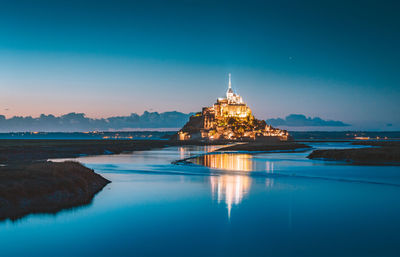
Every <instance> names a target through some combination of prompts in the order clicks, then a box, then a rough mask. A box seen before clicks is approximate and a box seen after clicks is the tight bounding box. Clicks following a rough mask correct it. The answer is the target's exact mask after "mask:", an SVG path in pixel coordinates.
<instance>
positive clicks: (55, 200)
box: [0, 161, 111, 220]
mask: <svg viewBox="0 0 400 257" xmlns="http://www.w3.org/2000/svg"><path fill="white" fill-rule="evenodd" d="M110 182H111V181H109V180H107V179H105V178H103V177H102V176H100V175H99V174H97V173H95V172H94V171H93V170H92V169H89V168H87V167H85V166H83V165H82V164H80V163H77V162H70V161H68V162H61V163H55V162H37V163H33V164H14V165H10V166H4V167H0V220H4V219H7V218H9V219H12V220H15V219H18V218H21V217H23V216H25V215H27V214H30V213H56V212H58V211H60V210H62V209H66V208H72V207H77V206H81V205H87V204H90V202H91V201H92V199H93V197H94V195H95V194H96V193H97V192H99V191H101V190H102V189H103V188H104V187H105V186H106V185H107V184H108V183H110Z"/></svg>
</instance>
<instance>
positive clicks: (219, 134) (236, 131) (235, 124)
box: [178, 74, 289, 141]
mask: <svg viewBox="0 0 400 257" xmlns="http://www.w3.org/2000/svg"><path fill="white" fill-rule="evenodd" d="M272 137H275V138H278V139H280V140H288V138H289V133H288V132H287V131H286V130H281V129H277V128H273V127H272V126H270V125H268V124H266V122H265V121H264V120H257V119H256V118H255V117H254V116H253V114H252V113H251V109H250V108H249V107H248V106H247V105H246V104H245V103H244V102H243V99H242V97H241V96H240V95H239V94H236V93H235V92H234V91H233V89H232V83H231V74H229V82H228V90H227V91H226V98H218V99H217V102H216V103H215V104H214V105H213V106H212V107H204V108H203V110H202V112H198V113H196V114H195V115H193V116H191V117H190V119H189V121H188V122H187V123H186V124H185V126H183V128H182V129H181V130H180V131H179V132H178V140H241V141H245V140H259V139H266V138H272Z"/></svg>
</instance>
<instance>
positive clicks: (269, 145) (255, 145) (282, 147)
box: [217, 142, 310, 152]
mask: <svg viewBox="0 0 400 257" xmlns="http://www.w3.org/2000/svg"><path fill="white" fill-rule="evenodd" d="M308 148H310V146H308V145H305V144H300V143H294V142H249V143H243V144H236V145H232V146H227V147H222V148H220V149H218V150H217V151H265V152H268V151H295V150H301V149H308Z"/></svg>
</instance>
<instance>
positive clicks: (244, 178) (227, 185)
mask: <svg viewBox="0 0 400 257" xmlns="http://www.w3.org/2000/svg"><path fill="white" fill-rule="evenodd" d="M195 162H196V163H197V164H201V165H204V166H206V167H209V168H212V169H218V170H225V171H227V172H229V171H231V172H232V171H233V172H235V173H234V174H221V175H217V176H210V184H211V194H212V197H213V199H215V200H217V202H218V203H221V202H224V203H225V204H226V206H227V209H228V217H229V218H230V214H231V210H232V207H233V206H234V205H238V204H239V203H240V202H241V201H242V200H243V198H244V197H245V196H246V194H247V193H248V192H249V190H250V187H251V180H252V179H251V176H249V175H248V172H251V171H254V170H257V168H256V165H255V162H254V161H253V156H252V155H250V154H210V155H204V156H201V157H199V158H196V159H195ZM263 169H264V170H265V171H266V172H270V173H272V172H273V164H272V163H271V162H268V161H267V162H266V167H264V168H263ZM241 172H244V174H240V173H241ZM271 183H272V180H270V179H267V180H266V186H271V185H272V184H271Z"/></svg>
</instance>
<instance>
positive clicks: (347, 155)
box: [307, 141, 400, 166]
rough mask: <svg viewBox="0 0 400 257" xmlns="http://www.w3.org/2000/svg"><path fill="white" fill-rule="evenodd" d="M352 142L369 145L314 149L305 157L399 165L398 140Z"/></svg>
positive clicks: (399, 147) (362, 163)
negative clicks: (349, 147) (363, 146)
mask: <svg viewBox="0 0 400 257" xmlns="http://www.w3.org/2000/svg"><path fill="white" fill-rule="evenodd" d="M352 144H353V145H365V146H371V147H368V148H351V149H327V150H314V151H313V152H312V153H311V154H310V155H308V156H307V158H309V159H313V160H324V161H343V162H346V163H349V164H355V165H381V166H398V165H400V142H398V141H386V142H385V141H366V142H353V143H352Z"/></svg>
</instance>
